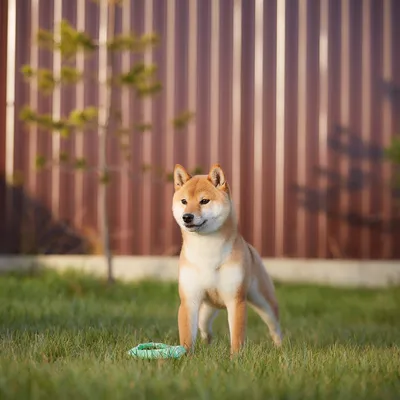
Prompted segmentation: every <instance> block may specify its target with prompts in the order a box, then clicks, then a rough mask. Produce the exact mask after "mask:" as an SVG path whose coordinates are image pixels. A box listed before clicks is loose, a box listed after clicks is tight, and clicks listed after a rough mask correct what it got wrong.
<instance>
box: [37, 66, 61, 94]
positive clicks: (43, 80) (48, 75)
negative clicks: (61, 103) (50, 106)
mask: <svg viewBox="0 0 400 400" xmlns="http://www.w3.org/2000/svg"><path fill="white" fill-rule="evenodd" d="M56 83H57V81H56V79H55V77H54V75H53V72H52V71H51V70H50V69H47V68H41V69H39V70H38V87H39V90H42V91H43V92H44V93H46V94H49V93H50V92H51V91H52V90H53V89H54V87H55V85H56Z"/></svg>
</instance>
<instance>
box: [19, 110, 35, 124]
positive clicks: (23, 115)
mask: <svg viewBox="0 0 400 400" xmlns="http://www.w3.org/2000/svg"><path fill="white" fill-rule="evenodd" d="M19 118H20V119H21V120H22V121H24V122H26V123H32V122H35V121H36V113H35V112H34V111H33V110H32V109H31V108H30V107H29V106H25V107H23V108H22V109H21V111H20V113H19Z"/></svg>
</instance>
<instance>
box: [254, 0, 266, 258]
mask: <svg viewBox="0 0 400 400" xmlns="http://www.w3.org/2000/svg"><path fill="white" fill-rule="evenodd" d="M263 6H264V1H263V0H256V3H255V8H254V12H255V15H254V20H255V24H254V29H255V31H254V149H253V155H254V158H253V160H254V161H253V169H254V185H253V188H254V189H253V190H254V191H253V202H254V206H253V244H254V246H255V247H256V248H257V249H258V250H259V251H261V247H262V226H263V219H262V214H263V207H262V204H263V199H262V187H263V168H262V167H263V162H262V161H263V105H264V104H263V103H264V102H263V92H264V91H263V72H264V71H263V57H264V52H263V43H264V40H263V36H264V18H263V17H264V11H263V8H264V7H263Z"/></svg>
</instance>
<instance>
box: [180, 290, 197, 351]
mask: <svg viewBox="0 0 400 400" xmlns="http://www.w3.org/2000/svg"><path fill="white" fill-rule="evenodd" d="M199 308H200V303H199V302H198V301H195V300H193V299H190V300H189V299H187V298H185V297H182V296H181V304H180V306H179V314H178V328H179V341H180V344H181V346H184V347H185V348H186V350H187V351H192V350H193V348H194V345H195V343H196V337H197V325H198V320H199Z"/></svg>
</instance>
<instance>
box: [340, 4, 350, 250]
mask: <svg viewBox="0 0 400 400" xmlns="http://www.w3.org/2000/svg"><path fill="white" fill-rule="evenodd" d="M349 8H350V3H349V0H342V2H341V43H340V45H341V54H340V125H341V126H340V129H342V130H344V131H345V132H348V131H349V123H350V9H349ZM348 173H349V161H348V159H347V156H346V155H344V156H342V157H341V160H340V175H341V176H342V177H344V178H346V177H347V176H348ZM340 209H341V210H342V213H343V214H345V215H346V214H347V213H348V212H349V195H348V193H347V190H346V188H344V190H341V192H340ZM348 233H349V232H348V226H347V223H346V222H345V221H344V222H342V223H341V224H340V239H341V243H340V251H341V252H342V255H343V256H346V249H344V252H343V247H346V244H347V242H348V238H349V236H348Z"/></svg>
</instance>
